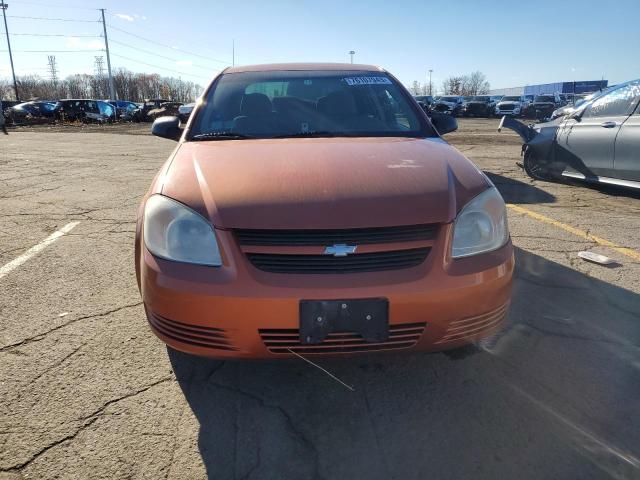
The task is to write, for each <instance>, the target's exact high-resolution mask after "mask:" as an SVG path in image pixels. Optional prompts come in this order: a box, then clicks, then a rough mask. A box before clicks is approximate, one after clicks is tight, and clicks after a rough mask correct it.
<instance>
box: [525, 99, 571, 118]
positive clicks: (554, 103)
mask: <svg viewBox="0 0 640 480" xmlns="http://www.w3.org/2000/svg"><path fill="white" fill-rule="evenodd" d="M563 105H564V104H563V102H562V99H561V98H560V95H558V94H557V93H553V94H544V95H536V96H535V98H534V99H533V102H532V103H531V104H530V105H529V107H528V108H527V112H526V116H527V117H529V118H535V119H536V120H547V119H549V118H550V117H551V114H552V113H553V111H554V110H556V109H557V108H560V107H561V106H563Z"/></svg>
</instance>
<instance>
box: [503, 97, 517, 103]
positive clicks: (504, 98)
mask: <svg viewBox="0 0 640 480" xmlns="http://www.w3.org/2000/svg"><path fill="white" fill-rule="evenodd" d="M502 101H503V102H519V101H520V97H502Z"/></svg>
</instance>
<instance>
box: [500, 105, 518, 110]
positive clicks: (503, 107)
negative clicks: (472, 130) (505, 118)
mask: <svg viewBox="0 0 640 480" xmlns="http://www.w3.org/2000/svg"><path fill="white" fill-rule="evenodd" d="M515 107H516V106H515V105H513V104H511V105H500V107H498V108H500V110H513V109H514V108H515Z"/></svg>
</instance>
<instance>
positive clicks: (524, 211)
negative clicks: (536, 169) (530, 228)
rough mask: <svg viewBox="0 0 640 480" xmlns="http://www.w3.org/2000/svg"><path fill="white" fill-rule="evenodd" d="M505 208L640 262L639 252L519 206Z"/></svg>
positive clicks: (509, 205)
mask: <svg viewBox="0 0 640 480" xmlns="http://www.w3.org/2000/svg"><path fill="white" fill-rule="evenodd" d="M507 207H509V208H510V209H511V210H514V211H516V212H518V213H522V214H523V215H527V216H529V217H531V218H535V219H536V220H539V221H541V222H544V223H548V224H549V225H553V226H554V227H558V228H561V229H562V230H565V231H567V232H569V233H573V234H574V235H576V236H577V237H580V238H584V239H585V240H589V241H592V242H595V243H597V244H598V245H602V246H603V247H609V248H611V249H613V250H615V251H616V252H619V253H621V254H622V255H626V256H627V257H631V258H633V259H634V260H638V261H640V252H636V251H635V250H633V249H632V248H626V247H621V246H620V245H618V244H616V243H613V242H610V241H609V240H605V239H604V238H600V237H597V236H595V235H592V234H590V233H587V232H585V231H584V230H580V229H579V228H576V227H572V226H571V225H567V224H566V223H562V222H559V221H558V220H554V219H553V218H549V217H547V216H545V215H541V214H540V213H536V212H533V211H531V210H529V209H527V208H524V207H521V206H520V205H514V204H512V203H508V204H507Z"/></svg>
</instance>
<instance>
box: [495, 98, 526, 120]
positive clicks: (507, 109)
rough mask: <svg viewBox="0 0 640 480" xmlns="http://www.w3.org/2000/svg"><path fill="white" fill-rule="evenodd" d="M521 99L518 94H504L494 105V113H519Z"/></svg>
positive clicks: (522, 107) (516, 114) (521, 105)
mask: <svg viewBox="0 0 640 480" xmlns="http://www.w3.org/2000/svg"><path fill="white" fill-rule="evenodd" d="M523 109H524V106H523V99H522V97H521V96H520V95H505V96H504V97H502V99H501V100H500V101H499V102H498V103H497V104H496V106H495V114H496V115H515V116H518V115H521V114H522V112H523Z"/></svg>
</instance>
